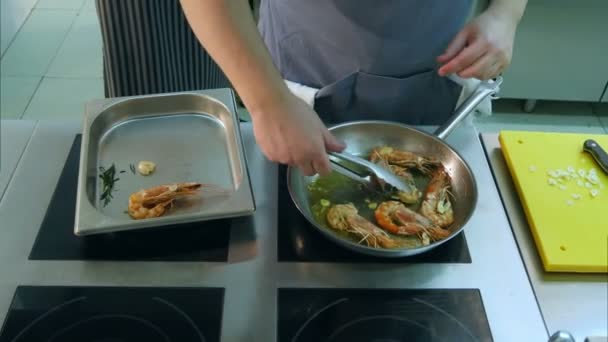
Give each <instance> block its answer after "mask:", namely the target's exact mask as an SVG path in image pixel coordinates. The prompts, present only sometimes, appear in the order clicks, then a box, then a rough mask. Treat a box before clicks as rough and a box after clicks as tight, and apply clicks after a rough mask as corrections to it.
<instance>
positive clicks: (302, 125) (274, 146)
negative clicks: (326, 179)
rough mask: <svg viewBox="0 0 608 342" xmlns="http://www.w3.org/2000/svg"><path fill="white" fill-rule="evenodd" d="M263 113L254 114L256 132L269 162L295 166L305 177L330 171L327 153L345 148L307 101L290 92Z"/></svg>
mask: <svg viewBox="0 0 608 342" xmlns="http://www.w3.org/2000/svg"><path fill="white" fill-rule="evenodd" d="M260 111H262V112H260V113H251V114H252V115H251V117H252V121H253V132H254V135H255V139H256V141H257V143H258V145H259V146H260V149H261V150H262V152H263V153H264V154H265V155H266V157H267V158H268V159H270V160H271V161H274V162H278V163H281V164H287V165H291V166H296V167H297V168H298V169H300V171H302V173H303V174H304V175H306V176H313V175H315V174H319V175H322V176H324V175H327V174H329V173H330V172H331V167H330V164H329V163H330V162H329V158H328V156H327V152H341V151H342V150H343V149H344V148H345V147H346V146H345V145H344V144H343V143H341V142H340V141H338V139H336V138H335V137H334V136H333V135H332V134H331V133H330V132H329V130H328V129H327V128H326V127H325V125H324V124H323V122H322V121H321V119H319V116H318V115H317V113H315V111H314V110H312V109H311V108H310V107H309V106H308V105H307V104H306V103H305V102H304V101H302V100H301V99H300V98H298V97H296V96H295V95H293V94H291V93H289V94H286V95H284V96H281V98H280V99H279V100H278V101H276V102H274V103H273V104H272V105H270V106H268V107H266V108H264V109H261V110H260Z"/></svg>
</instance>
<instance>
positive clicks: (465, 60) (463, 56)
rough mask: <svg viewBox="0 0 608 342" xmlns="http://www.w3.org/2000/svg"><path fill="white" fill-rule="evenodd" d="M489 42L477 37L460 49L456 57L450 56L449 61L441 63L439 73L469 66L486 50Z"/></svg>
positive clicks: (450, 72) (446, 72)
mask: <svg viewBox="0 0 608 342" xmlns="http://www.w3.org/2000/svg"><path fill="white" fill-rule="evenodd" d="M488 47H489V43H488V42H487V41H486V40H482V39H478V40H475V41H474V42H473V44H471V45H469V46H467V47H465V48H464V50H462V51H460V52H459V53H458V55H456V57H454V58H452V59H451V60H450V61H449V62H447V63H446V64H445V65H443V66H442V67H441V68H440V69H439V74H440V75H447V74H452V73H458V72H460V71H462V70H463V69H466V68H467V67H469V66H470V65H471V64H473V62H475V61H476V60H477V59H478V58H479V57H481V56H482V55H483V54H484V53H486V51H487V50H488Z"/></svg>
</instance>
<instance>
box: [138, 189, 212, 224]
mask: <svg viewBox="0 0 608 342" xmlns="http://www.w3.org/2000/svg"><path fill="white" fill-rule="evenodd" d="M201 188H208V189H209V190H213V191H215V192H218V193H221V192H223V191H222V190H220V189H218V188H215V187H214V186H212V185H206V184H201V183H194V182H189V183H174V184H163V185H158V186H155V187H152V188H148V189H143V190H140V191H137V192H134V193H132V194H131V196H129V209H128V214H129V216H131V218H133V219H135V220H141V219H147V218H154V217H160V216H163V215H164V214H165V213H166V211H167V210H168V209H169V208H170V207H171V206H172V205H173V202H174V201H175V200H177V199H179V198H182V197H185V196H189V195H195V194H197V193H198V191H199V190H200V189H201Z"/></svg>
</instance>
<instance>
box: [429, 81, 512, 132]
mask: <svg viewBox="0 0 608 342" xmlns="http://www.w3.org/2000/svg"><path fill="white" fill-rule="evenodd" d="M448 77H449V78H450V79H451V80H453V81H454V82H456V83H461V81H459V80H458V77H457V76H455V75H450V76H448ZM501 84H502V77H501V76H498V78H496V79H495V80H487V81H481V82H480V83H479V85H478V86H477V88H475V91H473V93H471V95H470V96H469V97H468V98H467V99H466V100H465V101H464V102H463V103H462V104H460V106H459V107H458V108H457V109H456V111H455V113H454V114H453V115H452V116H451V117H450V118H449V119H448V121H447V122H445V123H444V124H443V125H441V126H440V127H439V128H438V129H437V130H436V131H435V133H434V134H435V135H436V136H437V137H438V138H439V139H442V140H443V139H445V138H446V137H447V136H448V135H450V133H452V131H453V130H454V128H456V126H458V124H459V123H460V122H462V120H464V119H465V118H466V117H467V116H468V115H469V114H470V113H472V112H473V110H474V109H475V107H477V105H479V104H480V103H481V101H483V100H484V99H485V98H486V97H488V96H489V95H495V94H497V93H498V91H499V90H500V85H501Z"/></svg>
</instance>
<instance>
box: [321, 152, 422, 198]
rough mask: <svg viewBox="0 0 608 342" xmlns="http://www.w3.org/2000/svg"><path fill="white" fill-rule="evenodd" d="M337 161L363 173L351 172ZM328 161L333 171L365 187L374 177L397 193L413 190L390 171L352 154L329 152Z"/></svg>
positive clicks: (370, 184)
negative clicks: (347, 163) (342, 161)
mask: <svg viewBox="0 0 608 342" xmlns="http://www.w3.org/2000/svg"><path fill="white" fill-rule="evenodd" d="M337 159H338V160H339V159H342V160H345V161H347V162H349V163H351V164H354V165H355V166H357V167H358V168H361V169H363V170H365V171H364V172H360V171H357V170H353V169H351V168H349V167H347V166H344V165H343V164H341V163H339V162H338V161H337ZM329 161H330V162H331V167H332V169H333V170H334V171H336V172H338V173H340V174H342V175H344V176H346V177H349V178H351V179H353V180H355V181H358V182H361V183H364V184H365V185H367V186H370V187H371V186H372V180H371V176H372V175H374V176H376V177H377V178H378V179H381V180H383V181H384V182H385V183H387V184H389V185H391V186H393V187H395V188H396V189H397V190H399V191H405V192H412V191H413V190H414V189H412V188H411V186H410V185H409V184H408V183H406V182H405V181H404V180H403V179H401V178H400V177H398V176H396V175H395V174H393V173H392V172H391V171H390V170H387V169H386V168H384V167H382V166H380V165H376V164H374V163H372V162H370V161H368V160H365V159H363V158H359V157H356V156H353V155H352V154H349V153H346V152H342V153H336V152H330V153H329Z"/></svg>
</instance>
